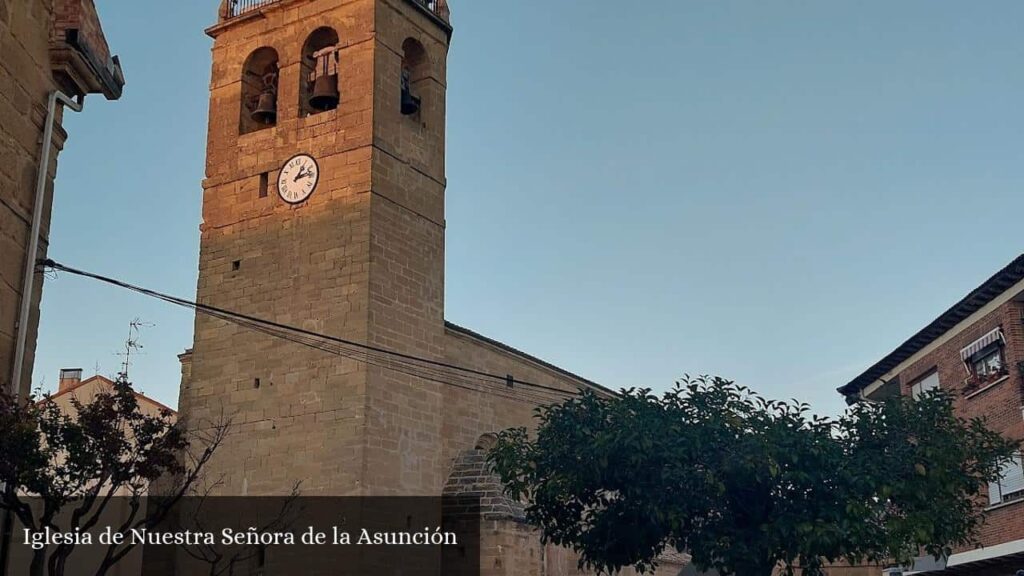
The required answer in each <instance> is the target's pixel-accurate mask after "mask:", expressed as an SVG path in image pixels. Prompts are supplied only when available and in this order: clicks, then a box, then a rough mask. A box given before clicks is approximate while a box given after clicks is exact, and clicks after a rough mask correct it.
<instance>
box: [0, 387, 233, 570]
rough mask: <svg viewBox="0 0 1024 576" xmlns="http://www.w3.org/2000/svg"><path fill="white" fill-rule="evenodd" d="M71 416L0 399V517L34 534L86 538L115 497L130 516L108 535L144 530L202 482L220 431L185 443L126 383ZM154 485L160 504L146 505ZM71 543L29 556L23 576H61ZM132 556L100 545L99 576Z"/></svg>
mask: <svg viewBox="0 0 1024 576" xmlns="http://www.w3.org/2000/svg"><path fill="white" fill-rule="evenodd" d="M71 402H72V408H73V413H71V414H69V413H66V412H64V411H63V410H61V409H60V408H59V407H58V406H57V404H56V403H55V402H52V401H50V397H49V395H46V396H44V397H43V398H42V399H41V401H37V399H36V398H33V397H30V398H28V399H21V400H19V399H17V398H15V397H12V396H10V395H8V394H6V393H0V483H2V484H3V486H4V489H3V491H2V492H0V510H3V511H5V512H9V513H12V514H14V515H15V516H16V517H17V518H18V520H19V521H20V522H21V523H22V524H23V525H24V527H25V528H28V529H30V530H32V531H34V532H38V531H42V530H44V529H46V528H49V529H51V530H53V531H57V532H64V533H69V532H74V531H75V530H76V529H81V531H82V532H86V531H88V530H90V529H92V528H94V527H96V525H97V523H99V522H100V519H101V517H102V516H103V514H104V511H105V510H107V508H108V505H109V504H110V503H111V502H113V501H115V499H118V498H121V499H124V500H122V501H124V502H127V508H128V510H129V511H128V513H127V514H126V515H125V516H122V517H119V520H121V521H123V524H121V525H120V526H114V527H113V528H114V530H115V531H119V532H126V531H128V530H129V529H132V528H143V527H144V528H152V527H154V526H156V525H157V524H159V523H160V522H161V521H162V520H163V519H164V518H165V517H166V516H167V514H168V513H169V511H170V510H171V508H172V507H173V506H174V505H175V504H176V503H177V502H178V501H179V500H180V499H181V498H182V497H183V496H185V495H186V494H187V493H189V492H190V491H191V490H193V488H194V487H195V486H196V485H197V483H198V482H199V481H200V478H201V474H202V471H203V468H204V467H205V465H206V464H207V463H208V462H209V461H210V459H211V458H212V456H213V453H214V452H215V451H216V449H217V447H218V446H219V445H220V444H221V442H222V441H223V439H224V437H225V436H226V434H227V431H228V425H227V424H217V425H214V426H212V427H211V428H210V429H209V430H208V431H207V432H204V433H202V435H201V436H196V437H190V436H189V435H188V433H186V432H185V430H184V429H183V427H181V426H180V425H178V424H176V423H175V422H174V421H173V419H172V418H171V414H170V413H169V412H167V411H162V412H161V413H160V414H159V415H155V416H154V415H149V414H146V413H144V412H142V411H141V410H140V409H139V404H138V398H137V396H136V395H135V392H134V390H133V389H132V386H131V384H130V383H129V382H128V381H127V379H126V378H124V377H120V378H118V380H117V381H116V382H115V383H114V385H113V387H112V389H110V390H103V391H101V392H100V393H98V394H97V395H96V396H95V397H94V398H93V399H92V401H90V402H89V403H82V402H79V401H78V400H77V399H72V400H71ZM158 480H159V481H160V483H161V485H162V489H161V492H160V494H159V495H160V496H161V497H160V498H149V499H146V500H144V498H145V497H146V496H148V495H155V494H153V491H154V489H155V488H156V484H155V483H156V482H157V481H158ZM74 548H75V546H74V545H73V544H60V545H57V546H53V547H50V548H46V549H43V550H38V551H34V552H33V557H32V563H31V567H30V574H31V576H42V575H43V574H44V571H45V573H47V574H49V576H62V575H63V574H64V569H65V566H66V565H67V562H68V558H69V556H70V555H71V553H72V552H73V551H74ZM132 548H134V545H133V544H132V543H131V542H130V540H129V539H126V541H125V542H124V543H123V544H120V545H111V546H109V547H107V550H106V552H105V556H104V558H103V560H102V564H101V565H100V567H99V569H98V571H97V576H102V575H103V574H106V573H107V572H108V571H109V570H110V568H111V567H113V566H114V565H115V564H117V563H118V562H119V561H120V560H122V559H123V558H124V557H125V556H127V555H128V553H129V552H130V551H131V550H132Z"/></svg>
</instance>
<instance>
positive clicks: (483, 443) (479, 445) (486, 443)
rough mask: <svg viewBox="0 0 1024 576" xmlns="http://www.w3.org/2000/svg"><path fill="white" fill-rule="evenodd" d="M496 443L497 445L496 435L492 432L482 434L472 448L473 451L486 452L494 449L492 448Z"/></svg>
mask: <svg viewBox="0 0 1024 576" xmlns="http://www.w3.org/2000/svg"><path fill="white" fill-rule="evenodd" d="M497 443H498V435H497V434H495V433H494V432H488V433H486V434H482V435H481V436H480V438H478V439H477V441H476V445H475V446H474V447H473V449H474V450H483V451H484V452H487V451H489V450H490V449H491V448H494V446H495V445H496V444H497Z"/></svg>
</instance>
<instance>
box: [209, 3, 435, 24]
mask: <svg viewBox="0 0 1024 576" xmlns="http://www.w3.org/2000/svg"><path fill="white" fill-rule="evenodd" d="M280 1H281V0H227V1H226V2H225V4H224V5H223V6H224V14H223V18H224V19H225V20H229V19H231V18H237V17H238V16H241V15H243V14H245V13H247V12H252V11H253V10H259V9H260V8H263V7H264V6H269V5H271V4H276V3H278V2H280ZM408 1H409V2H411V3H412V4H415V5H417V6H419V7H421V8H423V9H424V10H426V11H427V12H430V13H431V14H433V15H434V16H436V17H438V18H440V19H441V20H442V21H444V22H448V16H449V11H448V2H447V0H408Z"/></svg>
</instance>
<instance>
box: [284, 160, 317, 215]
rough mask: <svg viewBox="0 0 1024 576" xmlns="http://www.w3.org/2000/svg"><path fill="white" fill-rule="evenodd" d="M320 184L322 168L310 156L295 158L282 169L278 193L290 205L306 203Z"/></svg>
mask: <svg viewBox="0 0 1024 576" xmlns="http://www.w3.org/2000/svg"><path fill="white" fill-rule="evenodd" d="M318 182H320V166H319V165H317V163H316V160H314V159H313V157H312V156H310V155H309V154H299V155H297V156H293V157H292V158H291V159H290V160H288V161H287V162H285V163H284V166H282V167H281V176H280V177H279V178H278V179H277V193H278V194H279V195H280V196H281V199H282V200H284V201H285V202H287V203H289V204H298V203H300V202H305V201H306V199H308V198H309V197H310V196H311V195H312V194H313V191H314V190H316V185H317V183H318Z"/></svg>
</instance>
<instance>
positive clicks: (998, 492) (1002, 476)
mask: <svg viewBox="0 0 1024 576" xmlns="http://www.w3.org/2000/svg"><path fill="white" fill-rule="evenodd" d="M1021 498H1024V466H1022V465H1021V455H1020V454H1017V455H1015V456H1014V457H1013V458H1012V459H1011V460H1010V461H1009V462H1007V463H1006V464H1004V465H1003V468H1002V469H1001V470H1000V471H999V480H998V481H996V482H989V484H988V503H989V504H990V505H992V506H995V505H996V504H1002V503H1004V502H1013V501H1014V500H1020V499H1021Z"/></svg>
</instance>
